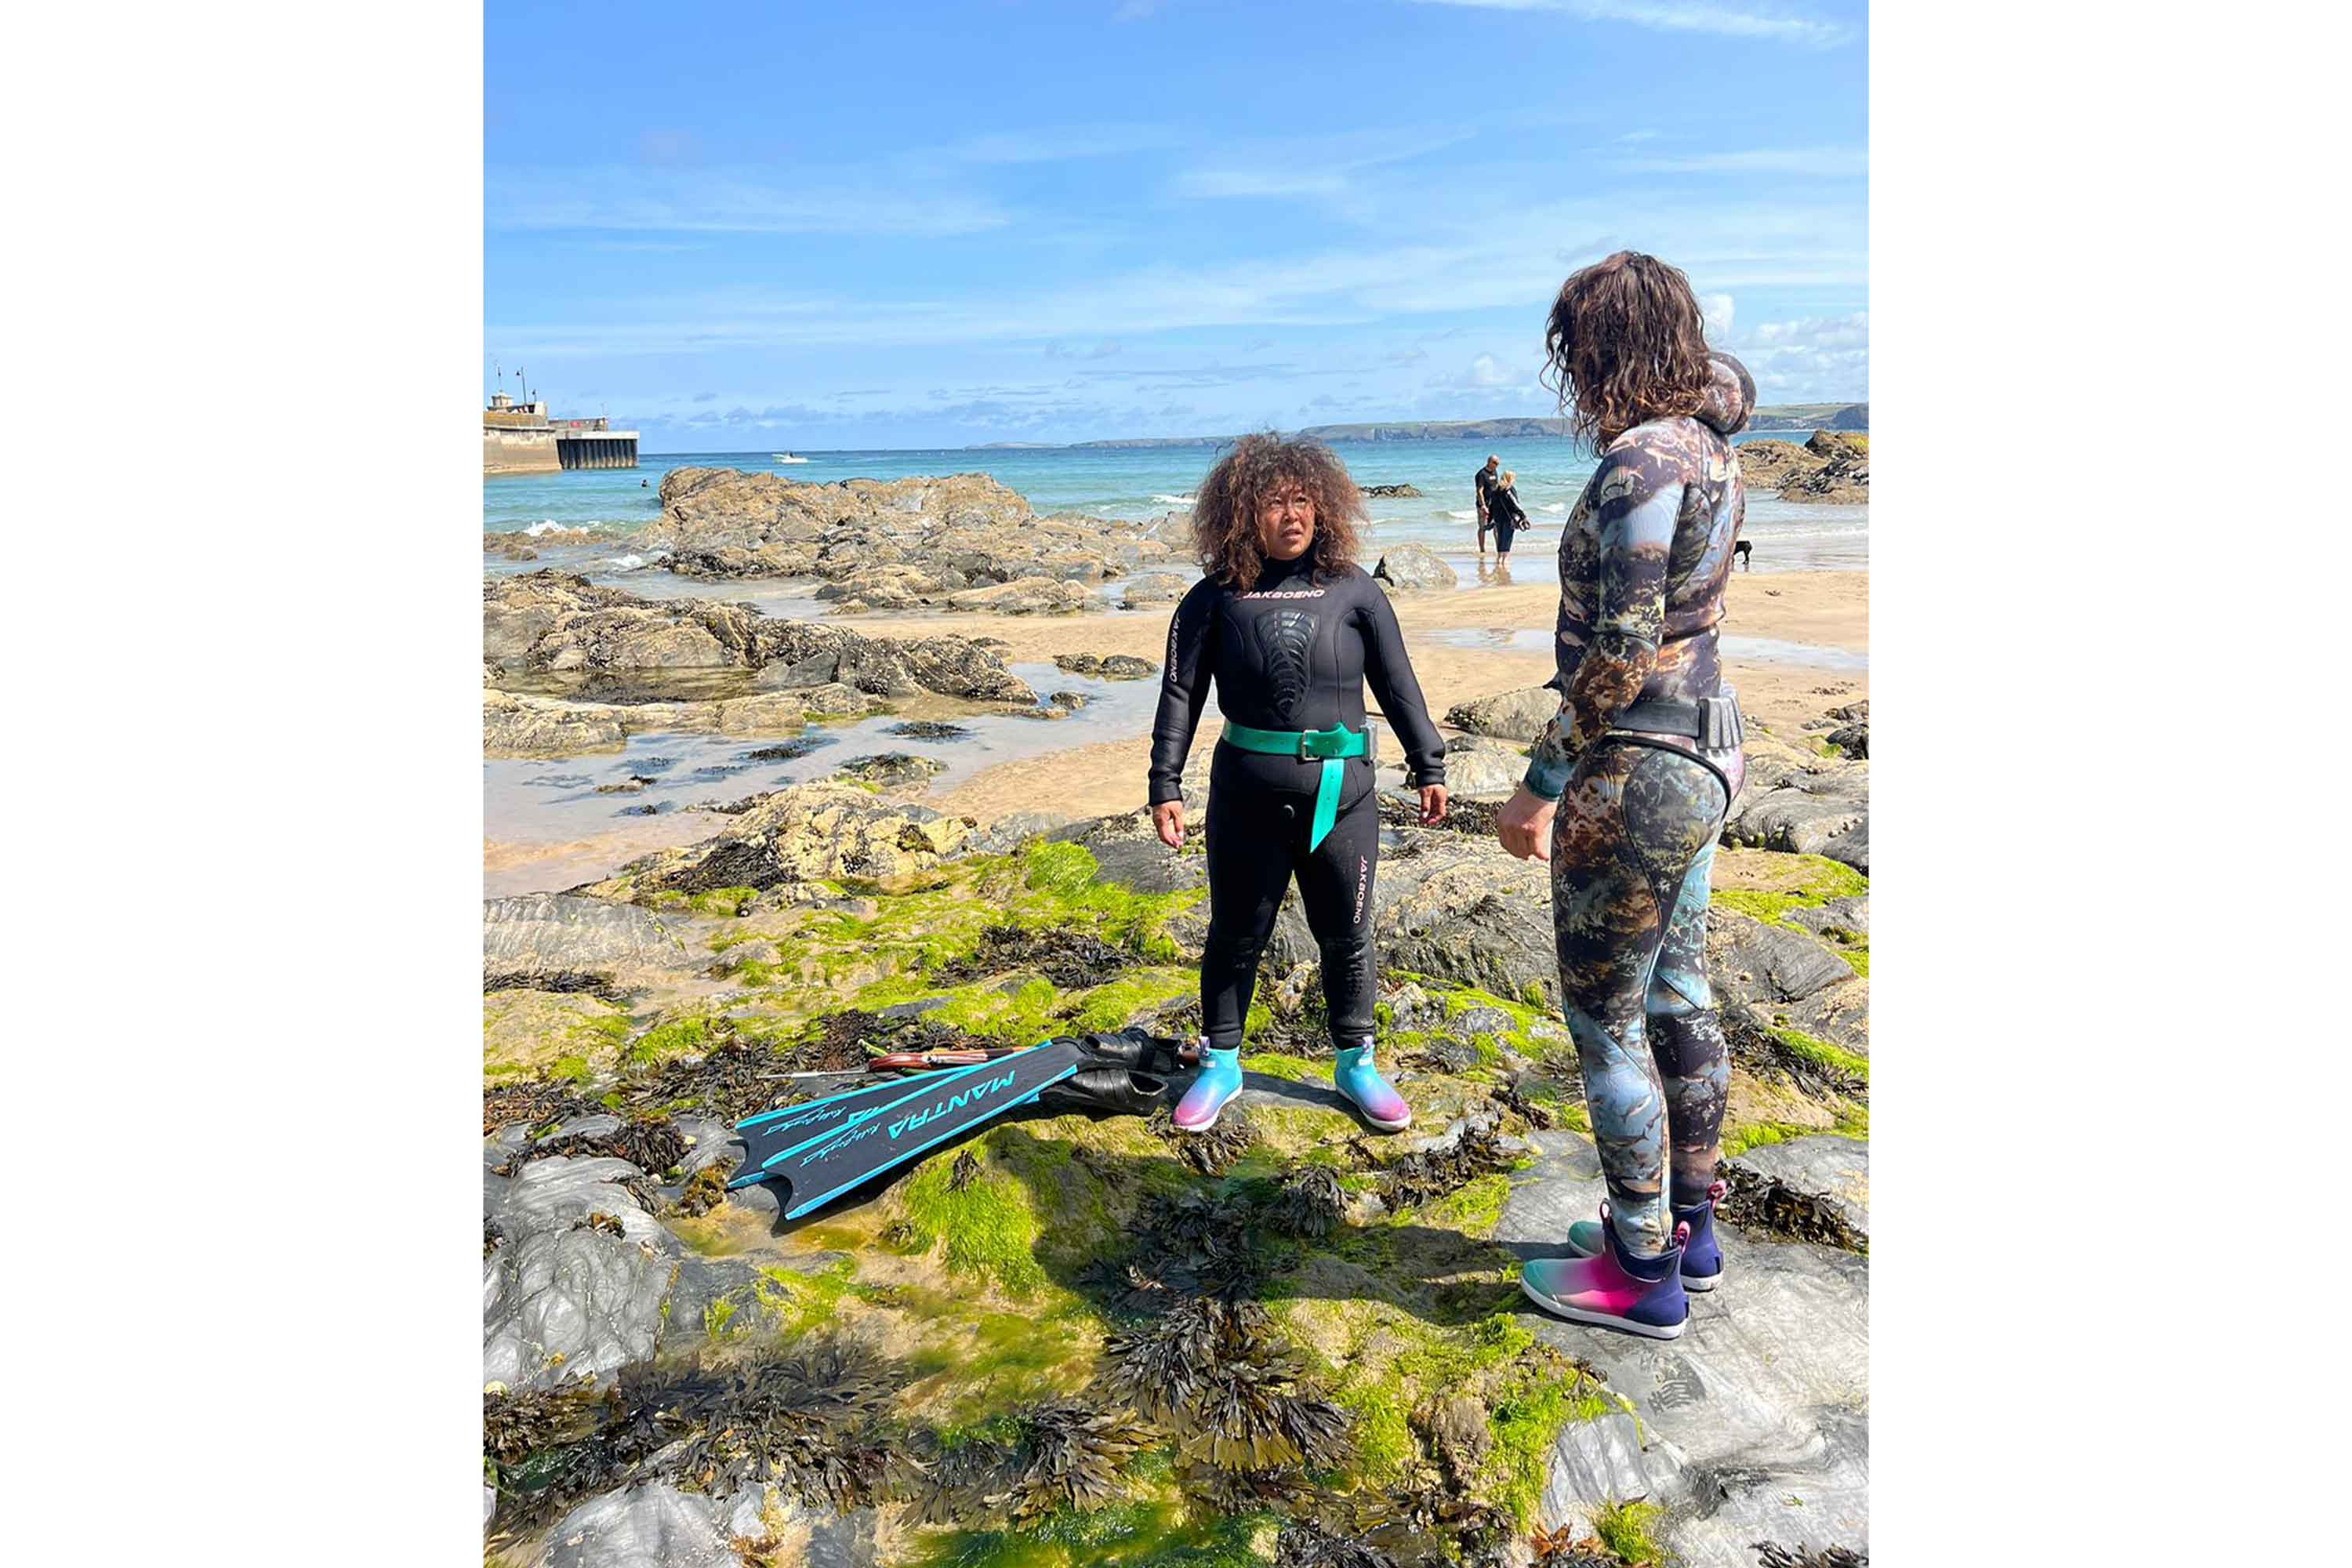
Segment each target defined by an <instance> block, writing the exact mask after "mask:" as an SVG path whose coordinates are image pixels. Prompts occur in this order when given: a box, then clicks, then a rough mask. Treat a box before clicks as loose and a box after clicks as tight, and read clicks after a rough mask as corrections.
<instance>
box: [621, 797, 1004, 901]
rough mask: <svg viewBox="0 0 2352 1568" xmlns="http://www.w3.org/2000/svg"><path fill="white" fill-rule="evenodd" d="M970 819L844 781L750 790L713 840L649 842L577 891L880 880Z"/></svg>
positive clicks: (948, 839)
mask: <svg viewBox="0 0 2352 1568" xmlns="http://www.w3.org/2000/svg"><path fill="white" fill-rule="evenodd" d="M971 833H972V826H971V823H970V822H969V821H968V820H967V819H966V818H963V817H961V816H941V815H940V814H939V813H938V812H936V811H930V810H927V809H925V808H924V807H922V806H919V805H890V804H886V803H884V802H882V801H879V800H877V799H876V798H875V796H874V795H871V794H869V793H868V792H866V791H865V790H862V789H859V788H857V787H856V786H855V785H853V784H796V785H794V786H793V787H792V788H789V789H780V790H777V791H775V792H774V793H773V794H771V795H762V796H761V797H759V799H758V800H757V802H756V803H755V804H753V805H751V806H750V807H749V808H747V809H746V810H744V811H743V812H741V813H740V814H739V815H737V816H734V817H733V818H732V819H731V820H730V822H729V823H728V826H727V828H726V830H725V831H724V832H722V833H720V834H719V836H718V837H715V838H707V839H704V840H703V841H702V842H700V843H698V844H690V845H686V846H683V847H678V848H674V849H663V850H657V851H656V852H655V853H654V854H651V855H648V856H646V857H645V858H642V859H638V860H633V861H631V862H629V864H627V865H626V866H624V867H622V868H621V869H620V871H619V873H618V874H616V875H615V876H614V877H612V878H610V879H606V880H605V881H603V882H599V883H596V884H594V885H593V886H591V887H588V888H583V889H580V891H581V892H583V893H584V894H587V895H588V896H590V897H593V898H600V899H630V898H635V899H643V898H645V897H646V896H647V895H650V894H655V893H663V892H677V893H700V892H709V891H711V890H714V889H719V888H751V889H759V890H762V891H764V890H766V889H771V888H776V887H782V886H785V885H787V884H796V883H807V882H817V881H833V880H837V879H840V878H843V877H863V878H872V879H877V880H882V881H887V880H890V879H895V878H899V877H904V876H908V875H909V874H911V873H913V872H916V871H920V870H924V869H926V868H929V867H932V866H936V865H938V864H939V863H940V861H941V860H942V859H945V858H949V857H950V856H952V855H954V854H956V853H957V852H958V851H960V850H961V849H962V848H964V847H965V846H966V843H967V840H969V838H970V837H971Z"/></svg>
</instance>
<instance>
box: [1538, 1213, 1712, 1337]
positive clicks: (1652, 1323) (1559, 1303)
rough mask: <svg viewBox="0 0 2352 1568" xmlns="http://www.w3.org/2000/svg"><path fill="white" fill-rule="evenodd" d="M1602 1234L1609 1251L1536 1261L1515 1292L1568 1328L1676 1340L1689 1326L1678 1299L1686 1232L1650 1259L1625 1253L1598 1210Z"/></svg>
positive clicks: (1686, 1303)
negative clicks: (1585, 1326) (1598, 1328)
mask: <svg viewBox="0 0 2352 1568" xmlns="http://www.w3.org/2000/svg"><path fill="white" fill-rule="evenodd" d="M1601 1230H1602V1231H1603V1232H1604V1233H1605V1234H1606V1236H1607V1237H1608V1242H1609V1245H1608V1247H1606V1248H1605V1249H1604V1250H1602V1251H1601V1253H1599V1254H1598V1255H1597V1256H1594V1257H1591V1258H1537V1259H1535V1260H1534V1261H1533V1262H1531V1263H1529V1264H1528V1266H1527V1267H1526V1268H1523V1269H1522V1270H1520V1273H1519V1289H1520V1290H1521V1291H1522V1292H1524V1293H1525V1294H1526V1296H1527V1298H1528V1300H1530V1301H1533V1302H1534V1303H1535V1304H1536V1305H1537V1306H1538V1307H1541V1308H1542V1309H1543V1310H1545V1311H1547V1312H1549V1313H1551V1314H1552V1315H1553V1316H1555V1317H1560V1318H1566V1319H1568V1320H1569V1321H1570V1322H1576V1323H1597V1324H1599V1325H1600V1326H1601V1327H1602V1328H1604V1329H1622V1330H1624V1331H1626V1332H1628V1333H1633V1334H1646V1335H1648V1336H1649V1337H1650V1338H1651V1339H1654V1340H1674V1339H1680V1338H1681V1337H1682V1332H1683V1325H1684V1324H1685V1323H1687V1322H1688V1321H1690V1298H1689V1297H1688V1296H1685V1294H1683V1279H1682V1259H1683V1247H1684V1244H1685V1242H1687V1241H1688V1240H1689V1239H1690V1227H1689V1226H1686V1225H1677V1226H1675V1241H1674V1245H1673V1246H1672V1247H1668V1248H1667V1249H1666V1250H1665V1251H1664V1252H1663V1253H1661V1254H1659V1255H1658V1256H1657V1257H1655V1258H1635V1257H1634V1256H1633V1254H1631V1253H1629V1252H1627V1251H1626V1250H1625V1243H1624V1241H1623V1240H1622V1238H1621V1237H1619V1236H1618V1234H1617V1227H1616V1226H1614V1225H1612V1224H1611V1223H1610V1222H1609V1208H1608V1205H1605V1204H1604V1205H1601Z"/></svg>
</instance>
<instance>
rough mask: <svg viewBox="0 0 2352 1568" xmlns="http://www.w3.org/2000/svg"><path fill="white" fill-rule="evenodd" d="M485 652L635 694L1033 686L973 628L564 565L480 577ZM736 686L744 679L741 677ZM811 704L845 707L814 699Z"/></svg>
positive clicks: (498, 660)
mask: <svg viewBox="0 0 2352 1568" xmlns="http://www.w3.org/2000/svg"><path fill="white" fill-rule="evenodd" d="M482 656H483V658H484V659H485V660H487V661H488V663H489V665H490V666H491V667H492V668H494V669H496V670H499V671H509V672H514V673H518V674H530V675H534V676H579V677H583V678H584V677H590V676H602V677H608V678H617V677H621V676H626V677H628V678H629V679H628V680H627V681H626V683H625V695H627V696H628V697H629V698H630V699H631V700H647V699H655V698H661V697H665V696H684V697H688V698H692V697H698V696H703V695H707V694H708V693H707V691H706V689H703V688H701V687H698V686H697V685H696V684H695V683H694V682H693V681H690V680H688V679H686V678H687V677H688V676H696V675H698V676H700V677H701V678H702V679H703V681H704V682H705V684H706V685H707V682H708V679H709V676H710V675H712V674H713V673H719V672H725V671H730V670H744V671H756V672H757V675H756V677H755V678H754V679H752V680H751V682H750V685H751V687H752V688H753V689H758V690H761V691H782V690H796V689H807V688H816V687H825V688H829V687H833V686H836V685H837V686H842V687H846V688H849V689H853V690H856V691H861V692H865V693H867V694H868V695H871V696H876V697H905V696H909V695H912V694H913V693H915V692H917V691H934V692H937V693H939V694H940V695H941V696H944V697H958V698H963V699H966V700H971V701H978V702H1021V703H1031V702H1034V701H1035V700H1037V694H1036V693H1035V692H1034V691H1033V690H1031V689H1030V688H1029V685H1028V683H1027V682H1025V681H1024V680H1023V679H1021V678H1020V677H1018V676H1016V675H1014V674H1013V673H1012V672H1011V671H1009V670H1007V669H1006V668H1004V662H1003V658H1001V657H1000V656H999V655H998V654H997V652H996V651H995V650H993V649H991V648H986V647H981V646H980V645H979V644H977V643H975V642H973V641H972V640H971V638H968V637H906V638H901V637H861V636H860V635H858V634H857V633H856V632H854V631H851V630H850V629H848V628H847V627H845V626H824V625H822V624H819V623H816V622H813V621H794V620H777V619H772V618H771V617H769V616H763V615H761V613H760V611H759V610H758V609H757V608H756V607H754V606H752V605H730V604H725V603H722V602H719V601H718V600H712V599H645V598H640V597H638V596H637V595H634V594H629V593H625V592H624V591H623V590H621V589H618V588H606V587H600V586H598V585H596V584H593V583H591V582H589V581H588V579H586V578H585V577H582V576H579V575H576V574H571V573H563V572H556V571H551V570H547V571H539V572H533V573H530V574H527V575H523V576H519V577H502V578H499V579H496V580H494V581H492V582H489V583H487V584H484V585H483V588H482ZM736 689H737V691H739V692H740V690H742V687H741V686H740V685H739V686H738V687H737V688H736ZM808 707H809V708H810V710H812V711H820V712H842V711H856V710H855V709H848V710H845V709H841V708H827V707H824V706H822V705H820V704H818V703H816V702H814V701H812V702H811V703H809V704H808Z"/></svg>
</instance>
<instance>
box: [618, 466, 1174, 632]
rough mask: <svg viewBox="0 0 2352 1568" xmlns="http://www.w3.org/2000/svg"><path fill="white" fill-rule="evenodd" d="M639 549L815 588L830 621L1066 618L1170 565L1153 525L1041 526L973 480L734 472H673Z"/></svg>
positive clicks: (1007, 497)
mask: <svg viewBox="0 0 2352 1568" xmlns="http://www.w3.org/2000/svg"><path fill="white" fill-rule="evenodd" d="M661 500H662V508H663V512H664V516H663V519H662V521H660V522H658V523H656V524H655V525H653V526H652V527H651V528H650V529H648V530H647V531H646V537H645V542H646V545H647V546H648V547H650V548H653V549H656V550H663V551H667V552H668V557H667V565H668V567H669V569H670V570H671V571H673V572H676V573H679V574H684V575H688V576H696V577H814V578H818V579H822V580H823V581H824V582H825V583H826V584H828V585H830V586H831V587H832V588H833V589H834V593H833V595H831V596H832V597H833V598H834V602H835V610H836V612H837V613H844V614H855V613H857V612H859V611H862V610H866V609H904V608H908V607H912V606H915V605H929V606H939V605H947V606H950V607H953V608H958V609H975V610H985V611H992V612H994V613H998V614H1013V615H1023V614H1038V613H1048V614H1051V613H1070V612H1075V611H1079V610H1087V609H1096V608H1100V607H1102V606H1103V605H1104V603H1105V601H1104V600H1103V599H1102V598H1101V597H1100V596H1099V595H1097V594H1096V593H1095V592H1094V591H1093V590H1092V589H1091V588H1090V587H1088V586H1087V584H1093V583H1098V582H1101V581H1102V580H1104V579H1105V578H1109V577H1117V576H1120V575H1122V574H1126V573H1128V572H1129V571H1132V570H1135V569H1137V568H1139V567H1142V566H1146V565H1149V564H1152V563H1160V562H1163V561H1167V560H1169V559H1170V558H1171V553H1172V552H1171V551H1170V549H1169V548H1168V546H1167V545H1166V544H1164V543H1162V542H1160V540H1159V539H1157V538H1156V537H1154V532H1153V530H1152V528H1151V526H1150V525H1149V524H1142V523H1130V522H1120V521H1111V520H1107V519H1102V518H1081V517H1061V516H1055V517H1039V516H1037V515H1036V514H1035V513H1034V512H1033V511H1032V510H1030V508H1029V504H1028V502H1026V501H1025V500H1022V498H1021V497H1020V496H1019V495H1017V494H1015V493H1014V492H1013V491H1012V490H1010V489H1006V488H1005V487H1004V486H1003V485H1001V484H999V483H997V482H996V481H995V480H994V479H990V478H989V477H988V476H986V475H984V474H950V475H947V476H944V477H940V478H915V479H890V480H875V479H845V480H843V481H841V482H839V483H837V484H829V485H817V484H803V483H800V482H797V481H794V480H792V479H784V478H782V477H781V476H779V475H774V474H763V473H744V472H741V471H739V470H736V469H732V468H673V469H671V470H670V471H669V472H668V473H667V474H666V475H664V476H663V477H662V486H661Z"/></svg>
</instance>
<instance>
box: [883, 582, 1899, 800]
mask: <svg viewBox="0 0 2352 1568" xmlns="http://www.w3.org/2000/svg"><path fill="white" fill-rule="evenodd" d="M1395 603H1396V606H1397V621H1398V624H1399V625H1400V626H1402V628H1403V630H1404V634H1405V644H1406V647H1407V648H1408V649H1409V650H1410V651H1411V653H1412V667H1413V671H1414V673H1415V674H1416V675H1417V676H1419V678H1420V679H1421V689H1422V697H1423V700H1425V701H1426V702H1427V703H1428V704H1429V710H1430V714H1431V716H1432V717H1433V718H1434V719H1436V720H1438V721H1439V727H1440V728H1441V729H1446V726H1445V725H1444V717H1445V710H1447V709H1449V708H1451V707H1453V706H1454V704H1455V703H1457V702H1465V701H1467V700H1471V699H1473V698H1477V697H1486V696H1489V695H1491V694H1492V693H1494V692H1497V691H1508V690H1511V689H1515V688H1517V687H1522V686H1536V685H1540V684H1541V683H1542V682H1543V681H1545V680H1547V679H1550V676H1551V672H1552V658H1551V647H1550V639H1551V626H1552V617H1553V614H1554V612H1555V610H1556V608H1557V606H1558V603H1559V600H1558V596H1557V593H1556V591H1555V590H1554V589H1553V587H1552V586H1551V584H1549V583H1540V584H1520V585H1515V586H1512V587H1507V588H1502V587H1491V586H1490V587H1488V588H1486V589H1485V590H1483V591H1482V592H1480V593H1478V594H1476V595H1464V594H1444V595H1432V596H1429V597H1426V598H1421V597H1411V596H1409V597H1405V598H1402V599H1399V600H1397V601H1395ZM923 624H924V625H925V626H926V627H927V628H930V627H934V626H935V627H936V628H937V629H938V630H940V631H952V632H956V633H960V634H961V635H963V636H966V637H1003V639H1004V640H1005V641H1007V642H1010V643H1012V644H1013V647H1015V649H1016V650H1018V651H1017V653H1016V654H1015V655H1013V657H1014V658H1050V657H1051V656H1052V655H1053V654H1055V653H1057V652H1059V653H1072V652H1079V651H1091V652H1096V653H1132V654H1138V655H1140V656H1141V657H1143V658H1150V659H1153V660H1155V661H1157V660H1158V659H1159V658H1161V657H1162V655H1163V649H1162V647H1161V644H1162V643H1163V642H1164V640H1165V638H1166V637H1167V635H1168V613H1167V611H1165V610H1161V611H1159V612H1157V613H1152V612H1145V611H1121V612H1119V613H1118V614H1117V615H1115V616H1089V617H1087V618H1085V619H1083V620H1080V619H1076V618H1070V619H1058V620H1054V621H1041V622H1027V621H1024V620H1023V619H1021V618H1019V617H1004V616H946V617H940V618H938V619H936V620H927V621H925V622H924V623H923ZM1724 627H1725V636H1726V637H1727V638H1728V637H1735V636H1736V637H1740V638H1742V639H1752V640H1753V641H1756V642H1765V643H1769V644H1778V645H1782V646H1784V647H1786V646H1790V645H1794V646H1795V647H1798V648H1819V649H1823V650H1836V652H1838V653H1840V654H1843V655H1844V656H1846V658H1843V659H1840V660H1839V661H1838V665H1843V664H1845V663H1847V662H1848V661H1849V660H1850V659H1851V658H1853V656H1861V658H1863V660H1864V668H1860V669H1855V668H1839V667H1838V665H1832V664H1830V663H1825V662H1813V663H1807V662H1800V661H1797V660H1796V659H1795V658H1793V657H1792V658H1790V660H1786V661H1784V660H1783V659H1781V658H1753V657H1751V658H1740V657H1738V656H1737V655H1736V654H1735V655H1732V656H1728V657H1727V658H1726V660H1725V663H1726V665H1727V668H1729V670H1730V672H1731V679H1732V681H1733V683H1734V684H1735V685H1736V686H1738V689H1739V698H1740V702H1741V705H1742V707H1743V708H1744V709H1745V710H1746V711H1747V712H1748V713H1749V714H1750V715H1752V716H1754V717H1755V718H1757V719H1758V720H1760V721H1762V722H1763V723H1764V724H1765V725H1767V726H1768V727H1769V728H1772V729H1774V730H1776V731H1781V732H1784V733H1790V734H1793V733H1795V732H1796V731H1797V729H1798V726H1799V725H1800V724H1801V723H1802V722H1803V721H1806V720H1808V719H1815V718H1819V717H1820V716H1821V714H1822V710H1824V709H1827V708H1831V707H1833V706H1836V705H1837V704H1839V703H1841V702H1853V701H1859V700H1861V699H1863V698H1864V697H1867V696H1869V695H1870V674H1869V670H1868V668H1867V662H1866V661H1867V657H1868V654H1869V648H1870V576H1869V574H1867V573H1864V572H1802V573H1800V572H1784V573H1776V574H1764V575H1751V574H1746V573H1742V574H1737V575H1735V576H1734V577H1733V578H1732V581H1731V590H1730V605H1729V610H1728V614H1727V616H1726V619H1725V623H1724ZM1465 632H1466V633H1473V634H1475V633H1481V632H1494V633H1498V634H1500V636H1501V637H1504V638H1508V639H1510V640H1509V641H1507V642H1501V643H1500V645H1499V646H1497V645H1496V643H1490V642H1486V641H1484V640H1473V641H1465V639H1463V638H1462V637H1459V636H1458V635H1457V636H1454V637H1448V636H1447V635H1446V634H1449V633H1452V634H1461V633H1465ZM1498 640H1499V639H1498ZM1734 646H1737V645H1734ZM1774 651H1777V650H1774ZM1217 723H1218V719H1217V717H1216V704H1215V701H1214V700H1211V703H1210V706H1209V710H1208V711H1207V712H1205V713H1203V715H1202V721H1201V733H1200V735H1199V736H1198V737H1197V738H1196V740H1195V742H1194V745H1195V748H1196V749H1197V748H1199V747H1202V746H1208V745H1213V744H1214V743H1215V739H1216V724H1217ZM1447 732H1448V733H1451V732H1452V731H1450V730H1447ZM1080 733H1082V732H1081V731H1076V728H1075V726H1073V735H1072V738H1073V739H1077V738H1078V736H1079V734H1080ZM1383 754H1384V755H1389V756H1393V755H1395V754H1396V753H1395V752H1394V749H1393V748H1386V749H1384V752H1383ZM1150 759H1151V742H1150V733H1149V731H1147V730H1138V731H1135V732H1134V733H1132V734H1129V735H1126V736H1119V737H1099V738H1096V739H1094V740H1092V741H1091V742H1090V743H1087V744H1084V745H1079V746H1076V747H1074V748H1072V749H1071V750H1068V751H1065V752H1056V753H1055V754H1054V755H1052V756H1045V757H1033V758H1026V759H1024V760H1022V761H1020V762H1014V763H1003V764H1002V765H1000V766H997V767H992V768H988V769H984V770H982V772H981V773H977V774H975V775H973V777H972V778H971V779H970V780H969V781H967V782H966V783H964V784H961V785H960V786H959V787H957V788H955V789H953V790H950V791H948V792H946V793H945V794H943V795H939V796H938V797H936V798H934V799H932V800H930V802H929V804H931V805H935V806H937V807H938V808H939V809H940V810H942V811H953V812H961V813H964V814H966V815H969V816H976V817H978V818H980V819H981V820H982V821H983V822H985V821H988V820H991V819H992V818H994V817H996V816H1003V815H1004V814H1006V813H1008V812H1014V811H1039V810H1047V811H1050V812H1051V813H1052V814H1053V815H1055V816H1070V817H1079V816H1101V815H1104V814H1107V813H1109V812H1115V811H1132V810H1134V809H1136V808H1137V807H1139V806H1140V805H1143V804H1144V773H1145V770H1146V769H1147V768H1148V767H1149V766H1150Z"/></svg>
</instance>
